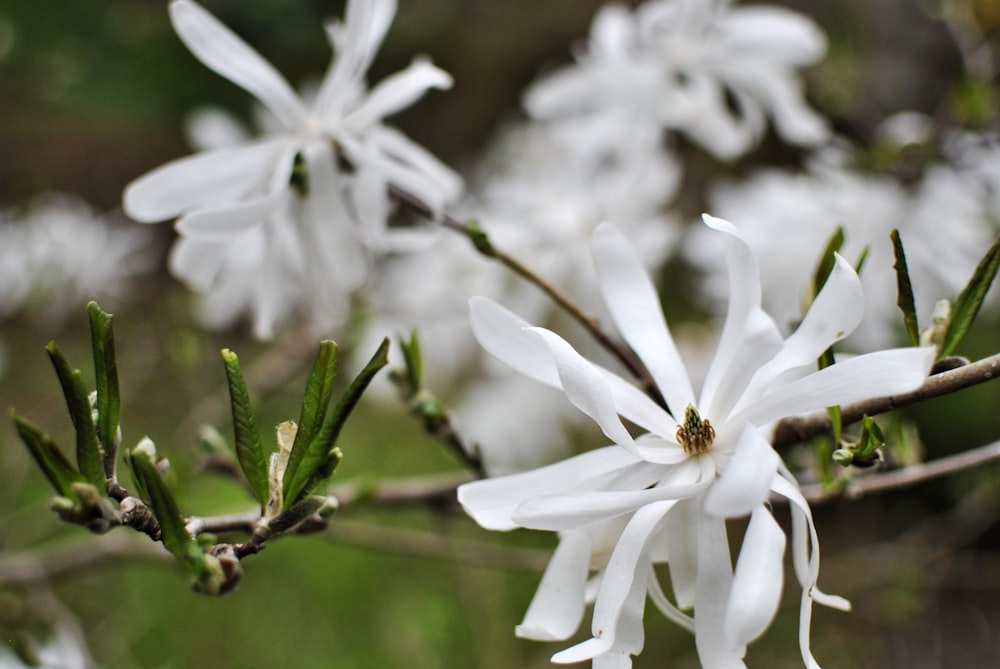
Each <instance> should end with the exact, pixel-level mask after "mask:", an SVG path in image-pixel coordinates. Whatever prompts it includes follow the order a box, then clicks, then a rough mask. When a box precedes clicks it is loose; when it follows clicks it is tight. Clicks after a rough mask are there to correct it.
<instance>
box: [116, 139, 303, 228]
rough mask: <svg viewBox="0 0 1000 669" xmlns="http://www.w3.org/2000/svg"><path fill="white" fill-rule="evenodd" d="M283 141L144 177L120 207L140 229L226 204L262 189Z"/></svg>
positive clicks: (191, 159)
mask: <svg viewBox="0 0 1000 669" xmlns="http://www.w3.org/2000/svg"><path fill="white" fill-rule="evenodd" d="M285 147H286V142H285V140H284V139H279V140H269V141H263V142H256V143H253V144H244V145H241V146H237V147H231V148H223V149H214V150H211V151H202V152H201V153H196V154H194V155H192V156H188V157H186V158H180V159H178V160H173V161H171V162H169V163H166V164H165V165H161V166H160V167H158V168H156V169H155V170H153V171H151V172H147V173H146V174H144V175H143V176H141V177H139V178H138V179H136V180H135V181H133V182H132V183H130V184H129V185H128V186H126V187H125V193H124V195H123V198H122V207H123V208H124V210H125V213H126V214H128V216H129V217H130V218H133V219H135V220H137V221H141V222H143V223H152V222H155V221H162V220H166V219H168V218H174V217H176V216H179V215H180V214H183V213H184V212H186V211H191V210H192V209H195V208H198V207H204V206H208V205H212V204H221V203H226V202H231V201H233V200H236V199H241V198H243V197H245V196H246V195H247V194H248V193H250V192H253V191H255V190H259V189H263V188H266V187H267V185H268V184H269V183H270V181H271V176H272V172H273V170H274V169H275V166H276V165H277V164H279V163H280V161H281V156H282V154H283V152H284V150H285Z"/></svg>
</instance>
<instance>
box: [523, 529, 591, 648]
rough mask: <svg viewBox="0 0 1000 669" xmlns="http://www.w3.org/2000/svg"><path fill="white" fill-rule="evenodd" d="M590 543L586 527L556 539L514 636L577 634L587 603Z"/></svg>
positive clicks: (541, 638)
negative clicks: (557, 541)
mask: <svg viewBox="0 0 1000 669" xmlns="http://www.w3.org/2000/svg"><path fill="white" fill-rule="evenodd" d="M592 543H593V537H592V536H591V531H590V529H589V528H581V529H578V530H570V531H568V532H563V533H562V534H561V535H560V536H559V546H558V547H557V548H556V550H555V553H553V554H552V559H551V560H549V564H548V566H547V567H546V568H545V574H544V575H543V576H542V581H541V583H539V584H538V589H537V590H535V596H534V597H533V598H532V600H531V604H530V605H529V606H528V612H527V613H526V614H525V615H524V620H523V621H521V624H520V625H518V626H517V629H516V634H517V636H519V637H521V638H522V639H534V640H536V641H562V640H564V639H568V638H569V637H571V636H572V635H573V633H574V632H576V630H577V629H578V628H579V627H580V621H581V620H583V611H584V608H585V604H586V601H585V596H584V591H585V590H586V586H587V575H588V573H589V571H590V552H591V545H592Z"/></svg>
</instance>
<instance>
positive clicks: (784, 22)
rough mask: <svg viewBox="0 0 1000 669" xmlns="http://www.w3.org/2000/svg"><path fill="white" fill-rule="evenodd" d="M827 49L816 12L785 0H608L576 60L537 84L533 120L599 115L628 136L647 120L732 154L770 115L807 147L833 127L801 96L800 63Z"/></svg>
mask: <svg viewBox="0 0 1000 669" xmlns="http://www.w3.org/2000/svg"><path fill="white" fill-rule="evenodd" d="M825 50H826V40H825V37H824V36H823V33H822V32H821V31H820V29H819V28H818V27H817V26H816V25H815V24H814V23H813V22H812V21H811V20H810V19H808V18H806V17H805V16H803V15H801V14H798V13H796V12H793V11H791V10H788V9H785V8H781V7H770V6H762V5H735V4H734V3H733V2H732V1H731V0H650V1H649V2H646V3H644V4H642V5H640V6H639V7H638V8H636V9H635V10H629V9H628V8H627V7H626V6H624V5H619V4H611V5H607V6H606V7H604V8H603V9H602V10H601V11H600V12H599V13H598V14H597V16H596V17H595V18H594V22H593V25H592V27H591V31H590V38H589V40H588V42H587V45H586V48H585V49H581V50H580V51H579V52H578V53H577V54H576V63H575V64H574V65H570V66H568V67H565V68H562V69H560V70H557V71H555V72H553V73H551V74H549V75H547V76H545V77H544V78H542V79H541V80H540V81H539V82H538V83H536V84H535V85H534V86H532V87H531V88H530V89H529V90H528V92H527V95H526V97H525V107H526V108H527V109H528V111H529V113H530V114H532V115H533V116H535V117H536V118H546V119H554V118H566V117H572V116H575V115H590V116H597V117H599V118H601V119H602V122H603V123H605V124H607V125H608V126H611V127H617V128H619V129H622V130H621V132H623V133H625V134H627V132H628V129H629V128H636V127H639V128H643V127H649V126H652V127H656V128H663V129H666V130H670V131H675V132H679V133H682V134H684V135H686V136H687V137H688V138H690V139H691V140H693V141H694V142H696V143H698V144H701V145H702V146H704V147H705V148H706V149H708V150H709V151H711V152H712V153H714V154H715V155H717V156H719V157H720V158H727V159H728V158H733V157H736V156H738V155H740V154H742V153H744V152H745V151H747V150H748V149H749V148H750V147H752V146H753V145H754V144H755V143H756V142H757V141H758V140H759V139H760V138H761V136H762V135H763V134H764V131H765V129H766V126H767V120H768V119H769V118H770V119H771V121H772V122H773V123H774V127H775V129H776V130H777V132H778V134H779V135H780V136H781V137H782V138H783V139H785V140H786V141H788V142H791V143H793V144H800V145H806V146H811V145H815V144H818V143H820V142H822V141H823V140H825V139H826V137H827V135H828V129H827V126H826V123H825V121H824V120H823V119H822V118H821V117H820V116H819V115H817V114H816V113H815V112H813V111H812V110H811V109H810V108H809V107H808V105H807V104H806V102H805V100H804V99H803V96H802V90H801V89H802V87H801V84H800V82H799V80H798V70H799V69H800V68H803V67H806V66H808V65H811V64H813V63H815V62H817V61H818V60H819V59H820V58H821V57H822V56H823V54H824V52H825ZM587 139H588V138H586V137H583V138H581V141H587Z"/></svg>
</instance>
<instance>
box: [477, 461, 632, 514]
mask: <svg viewBox="0 0 1000 669" xmlns="http://www.w3.org/2000/svg"><path fill="white" fill-rule="evenodd" d="M643 464H644V463H643V462H642V461H641V460H639V459H638V458H635V457H634V456H632V455H630V454H629V453H628V452H627V451H625V450H623V449H622V448H621V447H619V446H607V447H605V448H599V449H597V450H593V451H588V452H586V453H582V454H581V455H577V456H574V457H572V458H569V459H568V460H563V461H561V462H557V463H556V464H553V465H548V466H546V467H541V468H539V469H533V470H530V471H527V472H522V473H518V474H511V475H509V476H501V477H498V478H493V479H484V480H482V481H473V482H472V483H466V484H465V485H462V486H460V487H459V488H458V501H459V503H460V504H461V505H462V508H463V509H465V512H466V513H467V514H469V515H470V516H472V518H473V519H474V520H475V521H476V522H477V523H479V524H480V525H482V526H483V527H485V528H486V529H488V530H512V529H514V528H516V527H519V525H518V523H517V522H515V521H514V519H513V517H514V511H515V509H517V507H518V505H520V504H521V503H522V502H524V500H526V499H529V498H531V497H535V496H538V495H547V494H554V493H559V492H563V491H568V490H574V489H577V488H579V487H580V486H584V485H586V484H587V482H588V481H590V480H592V479H593V478H595V477H597V476H611V475H614V474H615V473H619V472H621V471H622V470H624V469H626V468H629V467H634V466H637V465H643Z"/></svg>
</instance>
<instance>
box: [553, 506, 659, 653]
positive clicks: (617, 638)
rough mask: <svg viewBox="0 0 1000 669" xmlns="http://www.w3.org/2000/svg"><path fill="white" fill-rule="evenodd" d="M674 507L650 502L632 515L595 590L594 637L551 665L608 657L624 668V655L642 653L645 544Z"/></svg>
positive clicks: (646, 566) (646, 575)
mask: <svg viewBox="0 0 1000 669" xmlns="http://www.w3.org/2000/svg"><path fill="white" fill-rule="evenodd" d="M674 504H675V502H673V501H661V502H655V503H653V504H649V505H648V506H644V507H642V508H641V509H639V510H638V511H636V512H635V515H634V516H633V517H632V519H631V520H630V521H629V523H628V525H627V526H626V527H625V529H624V530H623V531H622V534H621V537H620V538H619V539H618V544H617V546H615V550H614V553H612V555H611V560H610V561H609V562H608V566H607V567H606V568H605V570H604V577H603V578H602V579H601V585H600V588H599V589H598V591H597V599H596V601H595V603H594V617H593V624H592V628H591V629H592V632H593V634H594V638H592V639H589V640H587V641H584V642H583V643H580V644H577V645H576V646H573V647H571V648H567V649H566V650H564V651H561V652H559V653H556V654H555V655H553V656H552V661H553V662H556V663H559V664H568V663H572V662H581V661H583V660H588V659H592V658H595V657H597V656H600V655H605V654H608V653H610V654H612V656H613V657H615V659H618V660H619V661H620V662H622V663H623V666H628V665H629V664H630V662H628V656H629V655H635V654H637V653H638V652H639V651H641V650H642V646H643V643H644V634H643V628H642V614H643V609H644V608H645V604H646V584H647V579H648V578H649V574H650V569H649V550H650V545H651V543H652V542H651V541H650V540H651V538H652V537H653V535H654V534H655V533H656V532H657V528H658V526H659V525H660V523H661V522H662V521H663V517H664V516H665V515H666V514H667V512H668V511H670V509H671V508H672V507H673V505H674Z"/></svg>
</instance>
